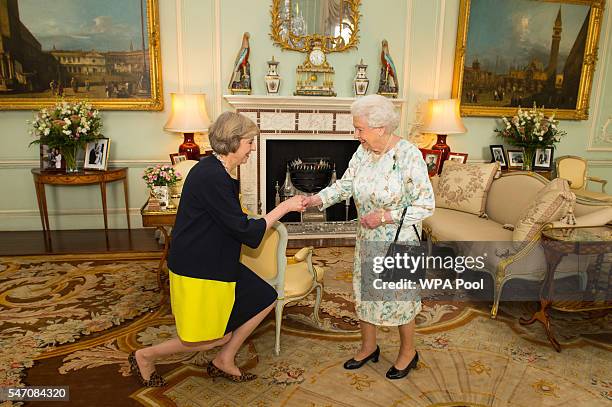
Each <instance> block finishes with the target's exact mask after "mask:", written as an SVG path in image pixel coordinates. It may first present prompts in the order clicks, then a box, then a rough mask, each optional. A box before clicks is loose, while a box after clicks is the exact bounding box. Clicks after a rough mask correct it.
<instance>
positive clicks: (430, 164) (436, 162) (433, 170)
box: [419, 148, 442, 177]
mask: <svg viewBox="0 0 612 407" xmlns="http://www.w3.org/2000/svg"><path fill="white" fill-rule="evenodd" d="M419 150H421V154H423V160H425V164H426V165H427V173H428V174H429V176H430V177H433V176H434V175H437V174H438V171H440V162H441V161H442V160H441V158H442V151H441V150H428V149H426V148H420V149H419Z"/></svg>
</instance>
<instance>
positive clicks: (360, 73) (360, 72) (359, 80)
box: [353, 58, 370, 97]
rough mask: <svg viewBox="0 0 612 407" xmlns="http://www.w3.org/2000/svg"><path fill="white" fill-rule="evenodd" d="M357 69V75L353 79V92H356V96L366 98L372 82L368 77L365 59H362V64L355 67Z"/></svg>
mask: <svg viewBox="0 0 612 407" xmlns="http://www.w3.org/2000/svg"><path fill="white" fill-rule="evenodd" d="M355 67H356V68H357V75H356V76H355V79H353V90H354V91H355V96H357V97H359V96H364V95H365V94H366V93H368V86H369V85H370V80H369V79H368V77H367V75H366V69H368V66H367V65H366V64H364V63H363V58H361V62H359V63H358V64H357V65H355Z"/></svg>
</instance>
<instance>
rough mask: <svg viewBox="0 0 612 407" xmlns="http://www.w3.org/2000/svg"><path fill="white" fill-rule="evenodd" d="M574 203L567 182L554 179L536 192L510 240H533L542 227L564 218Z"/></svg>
mask: <svg viewBox="0 0 612 407" xmlns="http://www.w3.org/2000/svg"><path fill="white" fill-rule="evenodd" d="M575 201H576V196H575V195H574V193H573V192H571V191H570V188H569V184H568V182H567V180H565V179H563V178H555V179H554V180H552V181H551V182H550V183H549V184H548V185H546V186H545V187H544V188H542V189H541V190H540V192H538V194H537V195H536V197H535V199H534V200H533V202H532V203H531V204H530V205H529V206H528V207H527V210H526V211H525V213H524V214H523V216H522V217H521V219H519V221H518V222H517V223H516V224H515V225H514V233H513V235H512V240H514V241H515V242H525V241H531V240H533V239H534V238H535V237H536V235H537V234H538V233H539V232H540V230H541V229H542V226H544V225H545V224H546V223H548V222H553V221H557V220H559V219H561V218H562V217H563V216H565V215H566V214H567V212H568V211H569V210H570V208H571V207H572V206H573V205H574V202H575Z"/></svg>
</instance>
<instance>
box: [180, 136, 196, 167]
mask: <svg viewBox="0 0 612 407" xmlns="http://www.w3.org/2000/svg"><path fill="white" fill-rule="evenodd" d="M193 135H194V133H183V144H181V145H180V146H179V150H178V151H179V154H184V155H185V156H187V159H188V160H196V161H198V160H199V159H200V146H198V145H197V144H196V143H195V141H193Z"/></svg>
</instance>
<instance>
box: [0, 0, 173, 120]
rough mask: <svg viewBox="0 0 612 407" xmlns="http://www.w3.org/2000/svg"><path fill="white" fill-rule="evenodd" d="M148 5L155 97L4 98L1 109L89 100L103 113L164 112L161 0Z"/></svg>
mask: <svg viewBox="0 0 612 407" xmlns="http://www.w3.org/2000/svg"><path fill="white" fill-rule="evenodd" d="M145 1H146V4H147V36H148V40H149V75H150V78H151V95H150V96H149V97H148V98H130V99H116V98H113V99H106V98H98V99H95V98H94V99H87V97H86V96H84V97H81V98H78V97H64V98H63V99H60V98H10V97H0V110H34V109H41V108H43V107H50V106H53V105H55V104H56V103H58V102H59V101H60V100H65V101H68V102H75V101H78V100H83V99H86V100H88V101H89V102H91V104H92V105H94V106H95V107H96V109H99V110H163V109H164V99H163V91H162V69H161V51H160V38H159V6H158V0H145Z"/></svg>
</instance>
